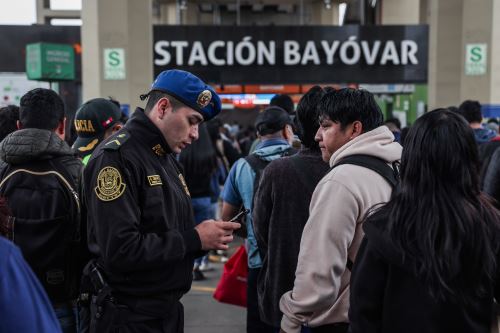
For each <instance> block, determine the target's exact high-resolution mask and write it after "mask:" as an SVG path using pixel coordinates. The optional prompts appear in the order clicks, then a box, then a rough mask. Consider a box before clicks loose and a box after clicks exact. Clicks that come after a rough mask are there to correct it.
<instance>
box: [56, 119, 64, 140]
mask: <svg viewBox="0 0 500 333" xmlns="http://www.w3.org/2000/svg"><path fill="white" fill-rule="evenodd" d="M56 134H57V136H58V137H60V138H61V140H64V135H65V134H66V117H64V118H63V119H62V120H61V121H60V122H59V124H58V125H57V128H56Z"/></svg>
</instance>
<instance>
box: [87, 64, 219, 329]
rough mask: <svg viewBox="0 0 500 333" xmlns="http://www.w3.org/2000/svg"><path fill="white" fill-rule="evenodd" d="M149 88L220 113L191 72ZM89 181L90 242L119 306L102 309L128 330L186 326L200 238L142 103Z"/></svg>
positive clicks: (101, 151)
mask: <svg viewBox="0 0 500 333" xmlns="http://www.w3.org/2000/svg"><path fill="white" fill-rule="evenodd" d="M152 90H161V91H164V92H166V93H168V94H170V95H171V96H173V97H175V98H176V99H178V100H179V101H181V102H182V103H184V104H185V105H186V106H188V107H191V108H193V109H195V110H197V111H198V112H200V113H201V114H202V115H203V117H204V119H205V120H207V119H210V118H211V117H213V116H215V115H216V114H217V113H218V112H220V99H219V98H218V96H217V95H216V94H215V92H214V91H213V90H212V88H210V87H209V86H207V85H205V84H204V83H203V82H202V81H201V80H200V79H198V78H197V77H196V76H194V75H192V74H190V73H188V72H184V71H178V70H170V71H165V72H163V73H161V74H160V75H159V76H158V78H157V79H156V80H155V82H154V83H153V86H152ZM84 182H85V198H86V200H87V206H88V224H89V248H90V250H91V251H92V252H93V253H94V254H95V255H96V256H97V258H98V259H97V266H98V268H99V270H100V272H101V273H102V276H103V278H104V280H105V283H106V285H107V286H109V289H110V290H111V292H110V295H111V297H112V301H113V302H114V304H115V305H116V306H114V307H113V309H112V310H110V311H108V313H106V308H104V310H103V311H101V312H103V313H99V314H98V316H104V317H106V316H110V315H114V317H115V318H114V319H113V326H114V327H116V326H122V327H123V329H124V332H135V331H137V332H140V331H148V332H182V331H183V310H182V305H181V304H180V302H179V299H180V298H181V296H182V295H183V294H184V293H186V292H187V291H188V290H189V289H190V287H191V282H192V268H193V261H194V258H195V257H197V256H199V255H201V254H203V253H202V251H201V241H200V238H199V236H198V233H197V231H196V230H195V229H194V218H193V211H192V207H191V201H190V197H189V191H188V188H187V186H186V183H185V181H184V178H183V176H182V173H181V171H180V166H179V164H178V163H177V161H176V159H175V156H174V155H173V154H172V151H171V149H170V147H169V146H168V144H167V142H166V141H165V138H164V136H163V135H162V133H161V132H160V130H159V129H158V128H157V127H156V126H155V125H154V124H153V123H152V122H151V121H150V119H149V118H148V116H147V115H146V114H145V113H144V111H143V110H142V109H140V108H138V109H137V110H136V111H135V112H134V114H133V115H132V117H131V118H130V120H129V121H128V122H127V124H126V125H125V126H124V128H123V129H122V130H120V131H119V132H117V133H115V134H114V135H113V136H111V137H110V138H109V139H108V140H106V141H105V142H104V144H103V145H101V146H99V147H98V148H97V149H96V150H95V151H94V153H93V154H92V157H91V159H90V161H89V163H88V165H87V167H86V169H85V172H84ZM108 298H109V297H108ZM98 308H99V307H98ZM116 309H118V310H116ZM101 310H102V306H101ZM98 312H99V311H98ZM110 312H111V314H110ZM92 315H93V316H94V318H92V319H93V320H99V318H95V313H92Z"/></svg>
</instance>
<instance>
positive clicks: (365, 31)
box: [153, 25, 428, 84]
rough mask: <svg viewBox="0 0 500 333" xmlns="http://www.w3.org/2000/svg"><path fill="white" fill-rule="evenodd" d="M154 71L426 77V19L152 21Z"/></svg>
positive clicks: (300, 78)
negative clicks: (378, 22) (360, 22)
mask: <svg viewBox="0 0 500 333" xmlns="http://www.w3.org/2000/svg"><path fill="white" fill-rule="evenodd" d="M153 48H154V51H153V54H154V72H155V75H157V74H158V73H160V72H161V71H162V70H165V69H170V68H178V69H184V70H187V71H190V72H193V73H195V74H197V75H199V76H200V77H201V78H203V79H204V80H206V81H208V82H211V83H219V84H231V83H238V84H241V83H250V84H251V83H271V84H273V83H281V84H283V83H419V82H427V55H428V27H427V26H420V25H418V26H354V25H353V26H342V27H323V26H322V27H320V26H296V27H295V26H294V27H284V26H279V27H278V26H274V27H269V26H268V27H251V26H239V27H232V26H169V25H157V26H154V45H153Z"/></svg>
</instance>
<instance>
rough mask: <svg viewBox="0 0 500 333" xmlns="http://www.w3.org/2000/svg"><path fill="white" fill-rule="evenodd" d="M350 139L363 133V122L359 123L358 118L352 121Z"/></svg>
mask: <svg viewBox="0 0 500 333" xmlns="http://www.w3.org/2000/svg"><path fill="white" fill-rule="evenodd" d="M351 131H352V132H351V138H350V139H351V140H352V139H354V138H356V137H358V136H360V135H361V134H363V123H361V122H360V121H359V120H356V121H354V122H353V123H352V128H351Z"/></svg>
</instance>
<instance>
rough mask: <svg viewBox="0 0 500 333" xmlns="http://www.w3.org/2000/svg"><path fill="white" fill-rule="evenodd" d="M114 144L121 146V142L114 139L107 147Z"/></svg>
mask: <svg viewBox="0 0 500 333" xmlns="http://www.w3.org/2000/svg"><path fill="white" fill-rule="evenodd" d="M112 143H114V144H116V145H117V146H119V145H121V143H120V141H118V140H116V139H114V140H111V141H109V142H108V143H106V146H107V145H109V144H112Z"/></svg>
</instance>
